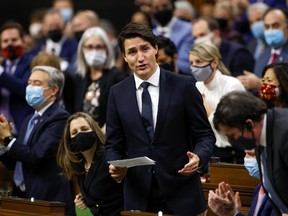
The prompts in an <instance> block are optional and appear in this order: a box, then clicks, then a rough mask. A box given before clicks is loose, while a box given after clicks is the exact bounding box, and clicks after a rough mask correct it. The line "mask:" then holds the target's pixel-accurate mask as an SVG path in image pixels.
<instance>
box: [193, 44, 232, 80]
mask: <svg viewBox="0 0 288 216" xmlns="http://www.w3.org/2000/svg"><path fill="white" fill-rule="evenodd" d="M190 54H192V55H195V56H197V57H199V58H200V59H201V60H203V61H207V62H212V61H213V60H215V59H217V60H218V61H219V64H218V66H217V69H218V70H219V71H220V72H221V73H222V74H224V75H228V76H231V73H230V71H229V70H228V69H227V68H226V67H225V65H224V63H223V62H222V61H221V54H220V52H219V50H218V48H217V47H216V46H215V45H213V44H210V43H206V42H204V43H198V44H195V45H194V46H193V47H192V49H191V50H190Z"/></svg>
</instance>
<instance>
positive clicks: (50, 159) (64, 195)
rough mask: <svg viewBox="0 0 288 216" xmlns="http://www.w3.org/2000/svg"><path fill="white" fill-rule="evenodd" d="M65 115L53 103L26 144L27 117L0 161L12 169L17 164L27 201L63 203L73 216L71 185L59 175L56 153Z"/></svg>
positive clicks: (66, 116)
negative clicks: (32, 199)
mask: <svg viewBox="0 0 288 216" xmlns="http://www.w3.org/2000/svg"><path fill="white" fill-rule="evenodd" d="M68 116H69V114H68V113H67V112H66V111H65V110H62V109H61V108H60V107H59V106H58V104H57V103H53V104H52V105H51V106H50V107H49V108H48V109H47V110H46V111H45V112H44V113H43V115H42V116H41V118H40V119H39V120H38V122H37V124H36V125H35V127H34V128H33V131H32V132H31V134H30V137H29V139H28V141H27V145H24V144H23V139H24V136H25V132H26V129H27V125H28V122H29V120H30V118H31V116H28V117H27V118H26V119H25V121H24V122H23V126H22V128H21V130H20V133H19V137H18V139H16V141H15V142H14V144H13V145H12V147H11V148H10V150H9V151H8V152H7V153H5V155H3V156H1V157H0V159H1V161H2V162H3V163H4V164H5V165H6V166H7V167H10V168H12V169H14V167H15V162H16V161H17V160H18V161H21V162H22V167H23V175H24V182H25V186H26V193H27V198H30V197H34V198H35V199H38V200H50V201H60V202H64V203H66V207H67V211H68V212H69V215H74V214H75V207H74V201H73V200H74V194H73V190H72V187H71V186H72V185H71V184H70V183H69V182H68V180H67V179H66V178H65V177H64V176H62V175H60V173H61V170H60V168H59V167H58V166H57V163H56V152H57V149H58V145H59V142H60V139H61V136H62V133H63V129H64V125H65V122H66V120H67V118H68Z"/></svg>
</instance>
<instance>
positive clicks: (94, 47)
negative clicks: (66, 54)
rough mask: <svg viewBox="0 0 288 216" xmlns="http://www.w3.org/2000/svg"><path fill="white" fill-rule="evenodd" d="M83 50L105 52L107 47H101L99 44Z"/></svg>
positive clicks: (88, 46) (85, 47)
mask: <svg viewBox="0 0 288 216" xmlns="http://www.w3.org/2000/svg"><path fill="white" fill-rule="evenodd" d="M83 48H84V49H86V50H90V51H91V50H105V49H106V47H105V46H104V45H100V44H98V45H95V46H94V45H86V46H83Z"/></svg>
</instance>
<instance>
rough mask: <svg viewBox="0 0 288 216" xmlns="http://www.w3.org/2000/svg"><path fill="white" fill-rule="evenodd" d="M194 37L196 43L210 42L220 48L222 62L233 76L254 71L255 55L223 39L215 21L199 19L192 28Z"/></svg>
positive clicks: (239, 45) (241, 46) (243, 47)
mask: <svg viewBox="0 0 288 216" xmlns="http://www.w3.org/2000/svg"><path fill="white" fill-rule="evenodd" d="M192 35H193V38H194V39H195V41H194V42H195V43H201V42H210V43H213V44H214V45H215V46H217V47H218V49H219V51H220V53H221V56H222V59H221V60H222V61H223V63H224V65H225V66H226V67H227V68H228V69H229V71H230V72H231V75H232V76H234V77H237V76H239V75H242V74H243V73H244V71H245V70H248V71H252V70H253V68H254V63H255V62H254V58H253V55H252V54H251V53H250V51H249V50H248V49H247V48H246V47H245V46H243V45H241V44H238V43H235V42H232V41H228V40H225V39H223V38H221V34H220V28H219V24H218V23H217V21H216V20H215V19H211V18H200V19H198V20H197V21H196V22H195V23H194V25H193V27H192Z"/></svg>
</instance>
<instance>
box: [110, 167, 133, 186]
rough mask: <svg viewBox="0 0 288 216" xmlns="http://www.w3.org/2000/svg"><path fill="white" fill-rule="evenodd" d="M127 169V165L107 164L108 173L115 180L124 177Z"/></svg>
mask: <svg viewBox="0 0 288 216" xmlns="http://www.w3.org/2000/svg"><path fill="white" fill-rule="evenodd" d="M127 170H128V168H127V167H116V166H114V165H112V164H110V165H109V173H110V175H111V177H112V178H114V179H115V180H116V181H117V182H119V181H121V180H122V179H123V178H124V177H125V175H126V173H127Z"/></svg>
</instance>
